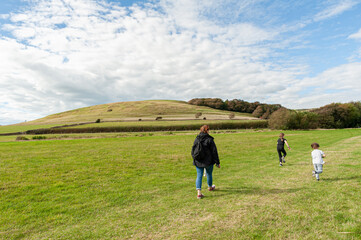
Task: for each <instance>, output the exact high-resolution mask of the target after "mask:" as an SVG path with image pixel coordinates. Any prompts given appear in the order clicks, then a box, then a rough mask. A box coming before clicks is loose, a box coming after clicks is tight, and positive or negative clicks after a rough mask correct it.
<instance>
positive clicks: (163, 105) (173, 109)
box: [20, 100, 254, 125]
mask: <svg viewBox="0 0 361 240" xmlns="http://www.w3.org/2000/svg"><path fill="white" fill-rule="evenodd" d="M196 113H202V116H201V118H203V117H206V118H207V119H218V120H221V119H228V115H229V113H230V112H229V111H222V110H217V109H212V108H209V107H204V106H194V105H190V104H188V103H186V102H183V101H172V100H148V101H136V102H117V103H108V104H101V105H95V106H91V107H85V108H79V109H75V110H71V111H66V112H62V113H57V114H53V115H50V116H47V117H44V118H41V119H38V120H34V121H30V122H26V123H21V124H20V125H34V124H37V125H40V124H72V123H81V122H94V121H96V120H97V119H101V120H102V121H121V120H123V121H132V120H133V121H137V120H138V119H139V118H141V119H142V120H155V118H156V117H159V116H160V117H162V118H163V119H167V120H190V119H194V118H195V116H194V115H195V114H196ZM235 119H254V118H253V117H252V115H251V114H247V113H235Z"/></svg>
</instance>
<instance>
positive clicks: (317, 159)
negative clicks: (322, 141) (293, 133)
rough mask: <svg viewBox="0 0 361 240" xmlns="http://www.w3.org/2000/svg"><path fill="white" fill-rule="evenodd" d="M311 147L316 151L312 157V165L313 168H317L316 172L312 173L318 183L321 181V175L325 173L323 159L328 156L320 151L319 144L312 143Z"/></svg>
mask: <svg viewBox="0 0 361 240" xmlns="http://www.w3.org/2000/svg"><path fill="white" fill-rule="evenodd" d="M311 147H312V148H313V149H314V150H313V151H312V153H311V155H312V164H313V167H314V168H315V170H314V171H312V176H316V179H317V181H320V176H319V174H321V173H322V172H323V164H324V163H325V162H324V161H323V158H324V157H326V155H325V153H324V152H323V151H321V150H319V149H318V148H319V147H320V145H319V144H318V143H312V144H311Z"/></svg>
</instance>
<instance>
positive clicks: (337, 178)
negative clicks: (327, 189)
mask: <svg viewBox="0 0 361 240" xmlns="http://www.w3.org/2000/svg"><path fill="white" fill-rule="evenodd" d="M355 179H361V176H350V177H335V178H322V180H323V181H326V182H336V181H347V180H355Z"/></svg>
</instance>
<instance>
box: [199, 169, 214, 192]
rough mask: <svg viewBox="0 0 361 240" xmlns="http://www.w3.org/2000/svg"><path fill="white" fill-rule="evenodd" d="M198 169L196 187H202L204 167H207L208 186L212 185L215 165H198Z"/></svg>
mask: <svg viewBox="0 0 361 240" xmlns="http://www.w3.org/2000/svg"><path fill="white" fill-rule="evenodd" d="M196 169H197V179H196V188H197V190H201V189H202V178H203V172H204V169H206V175H207V184H208V187H212V183H213V178H212V172H213V165H211V166H209V167H206V168H204V167H196Z"/></svg>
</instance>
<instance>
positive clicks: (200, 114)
mask: <svg viewBox="0 0 361 240" xmlns="http://www.w3.org/2000/svg"><path fill="white" fill-rule="evenodd" d="M200 116H202V113H201V112H197V113H196V114H195V115H194V117H195V118H199V117H200Z"/></svg>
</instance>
